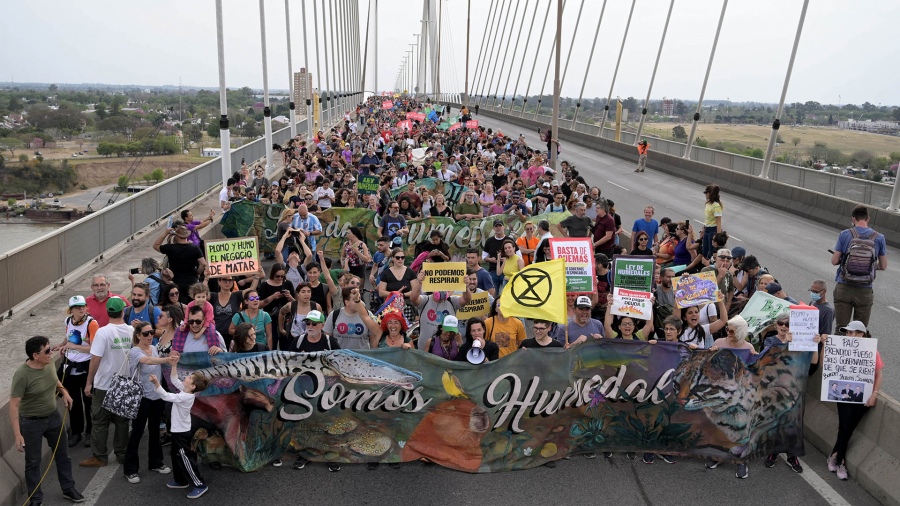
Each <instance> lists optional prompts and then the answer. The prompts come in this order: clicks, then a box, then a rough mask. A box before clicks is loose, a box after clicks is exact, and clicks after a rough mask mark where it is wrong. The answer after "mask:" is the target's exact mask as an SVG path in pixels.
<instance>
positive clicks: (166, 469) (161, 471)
mask: <svg viewBox="0 0 900 506" xmlns="http://www.w3.org/2000/svg"><path fill="white" fill-rule="evenodd" d="M151 471H153V472H154V473H159V474H169V473H171V472H172V470H171V469H169V466H167V465H165V464H163V465H161V466H159V467H154V468H153V469H151Z"/></svg>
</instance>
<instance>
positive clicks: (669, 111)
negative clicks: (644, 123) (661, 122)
mask: <svg viewBox="0 0 900 506" xmlns="http://www.w3.org/2000/svg"><path fill="white" fill-rule="evenodd" d="M662 115H663V116H674V115H675V101H674V100H672V99H670V98H664V99H663V101H662Z"/></svg>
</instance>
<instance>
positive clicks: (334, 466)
mask: <svg viewBox="0 0 900 506" xmlns="http://www.w3.org/2000/svg"><path fill="white" fill-rule="evenodd" d="M340 470H341V465H340V464H338V463H337V462H332V463H330V464H328V471H330V472H332V473H336V472H338V471H340Z"/></svg>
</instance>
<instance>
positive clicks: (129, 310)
mask: <svg viewBox="0 0 900 506" xmlns="http://www.w3.org/2000/svg"><path fill="white" fill-rule="evenodd" d="M154 309H156V308H155V307H153V306H151V307H150V310H149V311H147V312H148V313H149V315H150V326H151V327H153V328H154V330H155V329H156V311H154ZM133 311H134V308H133V307H132V306H127V307H126V308H125V313H124V314H123V315H122V316H123V319H124V320H125V321H129V319H130V318H131V313H132V312H133Z"/></svg>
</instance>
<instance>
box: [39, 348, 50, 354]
mask: <svg viewBox="0 0 900 506" xmlns="http://www.w3.org/2000/svg"><path fill="white" fill-rule="evenodd" d="M41 353H42V354H44V355H49V354H51V353H53V349H52V348H47V349H46V350H43V351H41Z"/></svg>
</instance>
